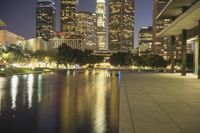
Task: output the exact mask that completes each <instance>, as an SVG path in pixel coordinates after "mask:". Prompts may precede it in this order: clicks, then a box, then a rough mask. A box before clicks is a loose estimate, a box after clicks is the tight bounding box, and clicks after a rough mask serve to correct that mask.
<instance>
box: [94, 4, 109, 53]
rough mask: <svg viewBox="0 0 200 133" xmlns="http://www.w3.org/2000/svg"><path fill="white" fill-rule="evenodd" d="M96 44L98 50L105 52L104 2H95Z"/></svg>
mask: <svg viewBox="0 0 200 133" xmlns="http://www.w3.org/2000/svg"><path fill="white" fill-rule="evenodd" d="M96 15H97V44H98V49H99V50H106V49H107V46H106V5H105V0H97V5H96Z"/></svg>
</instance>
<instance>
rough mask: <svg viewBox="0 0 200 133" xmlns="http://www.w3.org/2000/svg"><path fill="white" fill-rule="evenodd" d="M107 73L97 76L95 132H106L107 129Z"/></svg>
mask: <svg viewBox="0 0 200 133" xmlns="http://www.w3.org/2000/svg"><path fill="white" fill-rule="evenodd" d="M105 74H106V73H100V74H99V75H98V76H97V82H96V94H97V96H96V105H95V122H94V124H95V126H94V128H95V129H94V130H95V133H104V132H105V131H106V126H105V124H106V120H105V118H106V114H105V113H106V108H105V106H106V105H105V104H106V103H105V101H106V99H105V94H106V87H107V86H106V85H105V83H106V80H105V79H104V78H105Z"/></svg>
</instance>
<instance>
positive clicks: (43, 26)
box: [36, 0, 56, 41]
mask: <svg viewBox="0 0 200 133" xmlns="http://www.w3.org/2000/svg"><path fill="white" fill-rule="evenodd" d="M55 10H56V8H55V6H54V2H53V1H52V0H38V1H37V9H36V37H37V38H42V39H44V40H46V41H48V40H49V39H50V38H52V35H53V32H55V29H56V15H55V14H56V13H55Z"/></svg>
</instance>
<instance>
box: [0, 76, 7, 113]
mask: <svg viewBox="0 0 200 133" xmlns="http://www.w3.org/2000/svg"><path fill="white" fill-rule="evenodd" d="M5 83H6V79H5V78H2V77H0V115H1V110H2V109H1V108H2V103H3V96H4V90H3V89H4V86H5Z"/></svg>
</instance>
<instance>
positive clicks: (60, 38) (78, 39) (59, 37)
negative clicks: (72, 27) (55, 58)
mask: <svg viewBox="0 0 200 133" xmlns="http://www.w3.org/2000/svg"><path fill="white" fill-rule="evenodd" d="M50 42H51V43H52V44H53V46H54V49H57V48H58V47H59V46H60V45H62V44H66V45H68V46H69V47H71V48H73V49H79V50H82V51H84V50H85V49H86V46H85V45H84V43H83V37H82V36H81V35H80V34H77V35H71V34H70V33H68V32H57V33H56V35H55V37H54V38H53V39H50Z"/></svg>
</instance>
